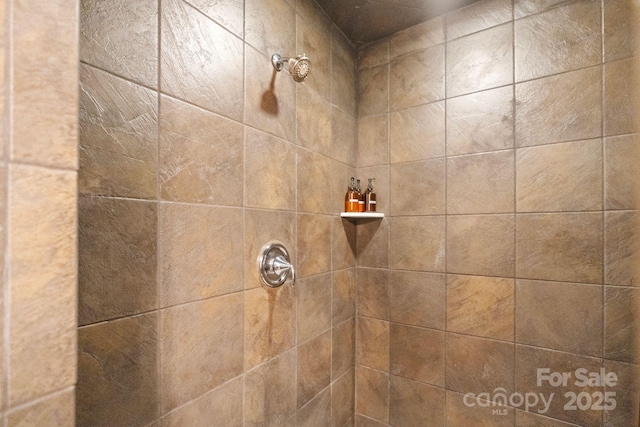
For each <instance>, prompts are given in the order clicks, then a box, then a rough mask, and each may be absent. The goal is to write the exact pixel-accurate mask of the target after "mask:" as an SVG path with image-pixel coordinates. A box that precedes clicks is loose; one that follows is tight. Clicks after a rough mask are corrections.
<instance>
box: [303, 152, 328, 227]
mask: <svg viewBox="0 0 640 427" xmlns="http://www.w3.org/2000/svg"><path fill="white" fill-rule="evenodd" d="M327 151H328V148H327V150H325V151H324V152H325V153H326V152H327ZM297 168H298V172H297V174H298V176H297V188H298V190H297V194H298V212H313V213H325V214H328V213H331V203H329V201H330V200H331V196H332V194H331V190H332V188H331V185H327V184H329V183H330V182H331V160H330V159H329V158H328V157H325V156H324V155H322V154H317V153H314V152H313V151H309V150H307V149H305V148H298V162H297Z"/></svg>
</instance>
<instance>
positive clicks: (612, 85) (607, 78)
mask: <svg viewBox="0 0 640 427" xmlns="http://www.w3.org/2000/svg"><path fill="white" fill-rule="evenodd" d="M634 67H635V63H634V59H633V58H630V59H624V60H621V61H615V62H610V63H608V64H606V65H605V66H604V82H605V84H604V134H605V135H607V136H610V135H618V134H623V133H631V132H638V131H640V126H639V125H638V120H637V117H638V101H637V99H636V98H635V94H636V92H637V84H635V81H634V79H633V78H629V76H633V75H634Z"/></svg>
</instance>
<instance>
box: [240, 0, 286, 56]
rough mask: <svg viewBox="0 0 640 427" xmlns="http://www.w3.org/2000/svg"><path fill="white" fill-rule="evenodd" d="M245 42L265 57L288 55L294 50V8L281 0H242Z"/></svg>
mask: <svg viewBox="0 0 640 427" xmlns="http://www.w3.org/2000/svg"><path fill="white" fill-rule="evenodd" d="M244 38H245V41H246V42H247V43H248V44H250V45H251V46H253V47H254V48H256V49H258V50H259V51H260V52H262V53H263V54H265V55H269V57H271V55H273V54H274V53H279V54H280V55H281V56H284V55H292V53H290V52H294V51H295V47H296V14H295V5H293V6H292V5H291V4H289V3H288V2H287V1H285V0H268V1H264V0H245V35H244Z"/></svg>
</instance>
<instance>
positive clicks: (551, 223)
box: [516, 212, 603, 283]
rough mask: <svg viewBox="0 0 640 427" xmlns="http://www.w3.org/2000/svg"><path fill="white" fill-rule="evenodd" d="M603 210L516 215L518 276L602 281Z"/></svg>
mask: <svg viewBox="0 0 640 427" xmlns="http://www.w3.org/2000/svg"><path fill="white" fill-rule="evenodd" d="M602 223H603V221H602V213H595V212H594V213H566V214H527V215H518V216H517V233H516V241H517V249H516V253H517V259H516V273H517V276H518V277H521V278H527V279H542V280H558V281H566V282H580V283H602V273H603V271H602V270H603V268H602V254H603V236H602V235H603V230H602Z"/></svg>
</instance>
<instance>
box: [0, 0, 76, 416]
mask: <svg viewBox="0 0 640 427" xmlns="http://www.w3.org/2000/svg"><path fill="white" fill-rule="evenodd" d="M77 25H78V10H77V5H76V2H75V1H73V0H53V1H47V2H40V1H37V0H24V1H14V0H6V1H0V116H1V120H0V133H1V135H2V136H1V138H2V140H1V142H0V144H1V148H0V272H1V277H2V289H1V290H0V301H1V303H0V306H1V307H0V313H1V314H0V318H1V319H2V320H1V322H0V323H1V325H2V326H1V327H2V329H3V331H2V339H1V340H0V346H1V348H2V350H1V351H0V353H1V354H2V355H1V357H0V359H1V360H0V383H1V384H2V387H1V391H0V420H1V421H0V422H1V423H2V425H3V426H7V427H18V426H35V425H38V426H43V425H56V426H61V427H62V426H65V427H72V426H73V425H74V392H75V387H74V386H75V383H76V354H77V348H76V331H77V326H76V316H75V313H76V277H77V275H76V272H77V266H76V254H77V251H76V246H77V227H76V225H77V221H76V200H77V191H76V179H77V144H78V141H77V122H78V115H77V110H78V94H77V82H78V72H77V69H78V54H77V50H78V35H77Z"/></svg>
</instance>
